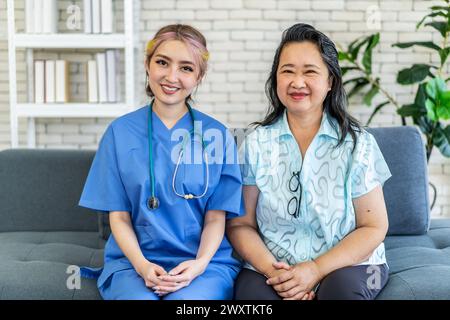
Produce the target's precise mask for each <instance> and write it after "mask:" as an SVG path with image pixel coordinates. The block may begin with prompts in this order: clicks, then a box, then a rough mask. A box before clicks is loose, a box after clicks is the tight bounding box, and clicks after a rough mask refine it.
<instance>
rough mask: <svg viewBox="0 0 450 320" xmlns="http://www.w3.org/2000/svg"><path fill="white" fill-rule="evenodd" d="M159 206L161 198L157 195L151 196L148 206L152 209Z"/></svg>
mask: <svg viewBox="0 0 450 320" xmlns="http://www.w3.org/2000/svg"><path fill="white" fill-rule="evenodd" d="M158 207H159V200H158V198H157V197H149V198H148V200H147V208H149V209H150V210H153V209H158Z"/></svg>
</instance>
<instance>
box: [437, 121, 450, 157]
mask: <svg viewBox="0 0 450 320" xmlns="http://www.w3.org/2000/svg"><path fill="white" fill-rule="evenodd" d="M433 144H434V145H435V146H436V147H438V149H439V150H440V151H441V153H442V154H443V155H444V156H445V157H450V125H447V127H446V128H445V129H444V128H442V126H441V124H440V123H438V125H437V127H436V129H435V130H434V134H433Z"/></svg>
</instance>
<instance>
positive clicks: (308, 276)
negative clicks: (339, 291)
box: [267, 186, 388, 299]
mask: <svg viewBox="0 0 450 320" xmlns="http://www.w3.org/2000/svg"><path fill="white" fill-rule="evenodd" d="M353 205H354V208H355V214H356V229H355V230H354V231H352V232H351V233H349V234H348V235H347V236H346V237H345V238H344V239H342V240H341V241H340V242H339V243H338V244H336V246H334V247H333V248H332V249H330V250H329V251H328V252H326V253H324V254H323V255H321V256H320V257H318V258H317V259H316V260H314V261H307V262H301V263H299V264H297V265H295V266H294V267H293V268H292V269H291V271H288V272H285V273H283V274H281V275H279V276H275V277H273V278H270V279H269V280H268V281H267V282H268V284H270V285H272V286H273V287H274V289H275V290H276V291H277V292H278V294H279V295H280V296H282V297H284V298H289V299H292V298H294V299H297V298H300V297H302V296H303V295H304V294H305V293H306V292H309V291H310V290H312V288H313V287H314V286H315V285H316V284H317V283H318V282H319V281H321V280H322V279H323V278H324V277H325V276H327V275H328V274H330V273H331V272H333V271H334V270H337V269H340V268H343V267H347V266H352V265H355V264H358V263H361V262H363V261H365V260H367V259H368V258H369V257H370V256H371V255H372V253H373V251H374V250H375V249H376V248H377V247H378V245H379V244H380V243H381V242H382V241H383V240H384V237H385V236H386V232H387V229H388V219H387V212H386V206H385V203H384V197H383V190H382V188H381V186H378V187H376V188H375V189H373V190H372V191H370V192H369V193H367V194H365V195H363V196H361V197H359V198H356V199H354V200H353Z"/></svg>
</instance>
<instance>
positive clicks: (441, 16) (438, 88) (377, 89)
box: [339, 0, 450, 207]
mask: <svg viewBox="0 0 450 320" xmlns="http://www.w3.org/2000/svg"><path fill="white" fill-rule="evenodd" d="M449 1H450V0H443V2H444V4H443V5H440V6H437V5H436V6H432V7H430V10H431V12H430V13H429V14H427V15H426V16H425V17H423V18H422V19H421V20H420V22H419V23H417V25H416V28H417V29H419V28H420V27H422V26H429V27H431V28H434V29H435V30H436V31H437V32H438V33H439V35H440V36H441V37H442V40H441V41H440V43H439V44H436V43H434V42H432V41H415V42H405V43H395V44H393V46H395V47H398V48H401V49H406V48H410V47H413V46H421V47H426V48H429V49H432V50H434V51H436V53H437V54H438V55H439V58H440V63H439V65H433V64H414V65H412V66H411V67H410V68H406V69H403V70H400V72H399V73H398V75H397V83H399V84H400V85H413V86H416V88H417V91H416V94H415V98H414V101H413V102H412V103H409V104H406V105H400V104H399V103H398V102H397V101H396V99H395V98H394V97H393V96H392V95H391V94H390V93H389V92H388V90H386V89H385V88H384V87H383V86H382V85H381V83H380V79H379V77H375V76H374V75H373V73H372V52H373V49H374V48H375V47H376V46H377V44H378V43H379V40H380V34H379V33H375V34H372V35H369V36H363V37H360V38H358V39H356V40H355V41H353V42H351V43H350V44H349V46H348V47H347V48H346V49H342V48H340V52H339V59H340V60H341V61H342V62H344V65H343V66H342V73H343V74H344V75H345V74H347V73H348V72H349V71H352V74H354V75H355V76H354V77H351V78H350V79H348V80H346V81H345V82H344V84H345V85H346V86H347V92H348V98H351V97H352V96H354V95H355V94H357V93H362V95H363V102H364V104H366V105H367V106H372V104H373V99H374V97H375V96H377V95H381V96H383V97H384V99H383V100H384V101H382V102H381V103H378V104H377V105H375V106H373V107H374V108H373V111H372V113H371V115H370V117H369V120H368V121H367V125H369V124H370V122H371V121H372V119H373V118H374V116H375V115H376V114H377V113H378V112H379V111H380V110H382V108H383V107H385V106H386V105H388V104H389V103H391V104H392V105H394V106H395V107H396V110H397V114H398V115H399V116H400V117H401V119H402V124H403V125H406V119H407V118H410V119H411V120H412V123H413V124H415V125H416V126H418V127H419V128H420V130H421V132H422V133H423V134H424V135H425V138H426V146H425V147H426V155H427V161H429V159H430V157H431V154H432V151H433V148H434V147H437V148H438V149H439V150H440V152H441V153H442V155H444V156H445V157H450V125H448V124H447V125H445V124H444V121H446V120H449V119H450V90H449V89H448V88H447V82H449V81H450V77H449V76H448V75H445V67H446V66H447V64H446V61H447V58H448V56H449V55H450V44H449V42H450V5H449ZM431 186H432V188H433V189H434V191H435V196H434V199H433V204H432V207H433V205H434V202H435V199H436V188H435V187H434V185H432V184H431Z"/></svg>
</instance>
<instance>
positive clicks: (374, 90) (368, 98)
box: [363, 86, 379, 106]
mask: <svg viewBox="0 0 450 320" xmlns="http://www.w3.org/2000/svg"><path fill="white" fill-rule="evenodd" d="M378 91H379V89H378V87H376V86H372V88H371V89H370V90H369V92H367V93H366V94H365V95H364V98H363V101H364V103H365V104H366V105H367V106H370V105H371V104H372V99H373V97H374V96H375V95H376V94H377V93H378Z"/></svg>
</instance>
